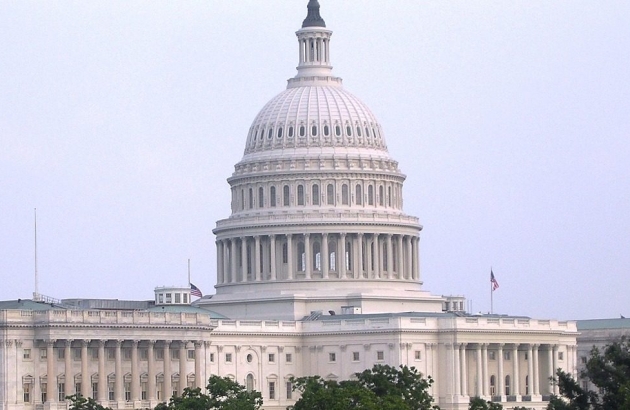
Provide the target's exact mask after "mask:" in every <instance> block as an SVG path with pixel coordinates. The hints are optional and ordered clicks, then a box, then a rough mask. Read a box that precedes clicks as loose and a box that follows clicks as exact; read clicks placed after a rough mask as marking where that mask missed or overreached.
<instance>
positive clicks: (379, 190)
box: [378, 185, 384, 206]
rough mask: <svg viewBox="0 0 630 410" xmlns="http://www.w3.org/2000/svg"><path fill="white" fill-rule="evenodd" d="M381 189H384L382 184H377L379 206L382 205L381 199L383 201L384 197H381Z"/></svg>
mask: <svg viewBox="0 0 630 410" xmlns="http://www.w3.org/2000/svg"><path fill="white" fill-rule="evenodd" d="M383 191H384V189H383V185H381V186H379V187H378V204H379V205H380V206H383V201H384V199H383V196H384V195H383Z"/></svg>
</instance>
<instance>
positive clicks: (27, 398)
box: [22, 383, 31, 403]
mask: <svg viewBox="0 0 630 410" xmlns="http://www.w3.org/2000/svg"><path fill="white" fill-rule="evenodd" d="M22 390H23V391H24V403H30V402H31V385H30V384H29V383H24V385H23V386H22Z"/></svg>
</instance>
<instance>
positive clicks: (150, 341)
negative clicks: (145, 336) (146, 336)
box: [147, 340, 156, 346]
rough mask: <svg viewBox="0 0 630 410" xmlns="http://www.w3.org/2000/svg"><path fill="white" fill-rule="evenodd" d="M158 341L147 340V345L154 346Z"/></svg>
mask: <svg viewBox="0 0 630 410" xmlns="http://www.w3.org/2000/svg"><path fill="white" fill-rule="evenodd" d="M155 342H156V340H147V344H148V345H149V346H153V345H154V344H155Z"/></svg>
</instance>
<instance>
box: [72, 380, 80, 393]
mask: <svg viewBox="0 0 630 410" xmlns="http://www.w3.org/2000/svg"><path fill="white" fill-rule="evenodd" d="M74 394H76V395H79V394H81V383H80V382H79V383H75V384H74Z"/></svg>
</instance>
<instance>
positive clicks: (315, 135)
mask: <svg viewBox="0 0 630 410" xmlns="http://www.w3.org/2000/svg"><path fill="white" fill-rule="evenodd" d="M311 135H312V136H313V137H317V125H313V126H312V127H311Z"/></svg>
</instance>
